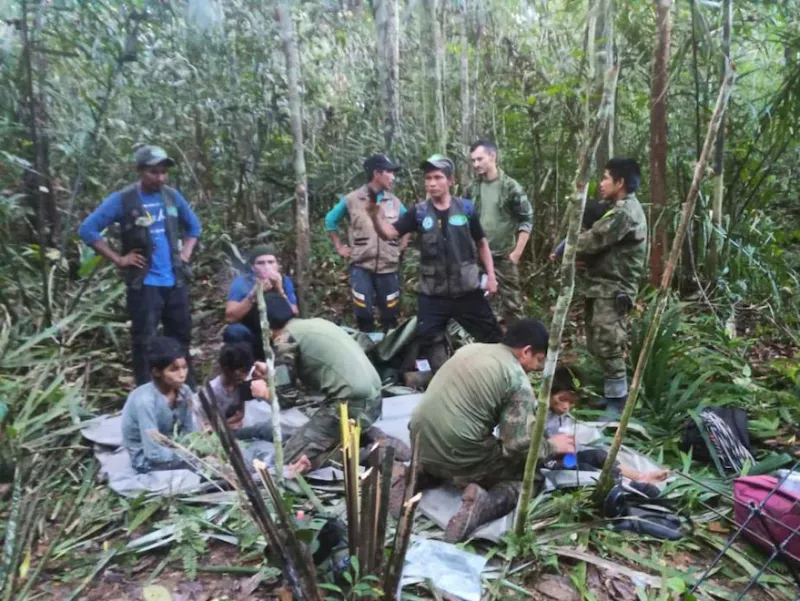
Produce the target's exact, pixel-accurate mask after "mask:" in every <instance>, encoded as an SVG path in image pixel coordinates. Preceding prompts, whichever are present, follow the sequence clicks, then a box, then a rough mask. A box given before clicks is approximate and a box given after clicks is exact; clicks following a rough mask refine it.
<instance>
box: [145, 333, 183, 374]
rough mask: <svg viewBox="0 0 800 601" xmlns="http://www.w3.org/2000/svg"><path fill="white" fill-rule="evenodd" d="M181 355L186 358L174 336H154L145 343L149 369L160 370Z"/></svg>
mask: <svg viewBox="0 0 800 601" xmlns="http://www.w3.org/2000/svg"><path fill="white" fill-rule="evenodd" d="M181 357H183V358H186V352H185V351H184V349H183V347H182V346H181V345H180V343H179V342H178V341H177V340H175V339H174V338H169V337H168V336H155V337H153V338H152V339H151V340H150V343H149V344H148V345H147V362H148V364H149V365H150V369H157V370H159V371H162V370H164V369H166V368H167V367H169V366H170V365H171V364H172V362H173V361H175V360H176V359H180V358H181Z"/></svg>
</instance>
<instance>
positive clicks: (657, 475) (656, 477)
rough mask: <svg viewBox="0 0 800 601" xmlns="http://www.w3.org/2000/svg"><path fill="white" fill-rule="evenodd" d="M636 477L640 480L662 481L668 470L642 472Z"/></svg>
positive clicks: (667, 474) (665, 477)
mask: <svg viewBox="0 0 800 601" xmlns="http://www.w3.org/2000/svg"><path fill="white" fill-rule="evenodd" d="M640 476H641V477H640V478H637V480H639V481H640V482H650V483H652V482H663V481H664V480H666V479H667V476H669V470H660V471H658V472H644V473H642V474H640Z"/></svg>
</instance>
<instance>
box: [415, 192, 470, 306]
mask: <svg viewBox="0 0 800 601" xmlns="http://www.w3.org/2000/svg"><path fill="white" fill-rule="evenodd" d="M474 212H475V207H474V205H473V204H472V203H471V202H470V201H468V200H463V199H461V198H452V199H451V201H450V208H449V209H448V211H447V218H446V219H443V220H442V221H443V223H441V222H440V220H439V217H438V215H437V213H436V208H435V207H434V206H433V201H431V200H426V201H425V202H421V203H419V204H417V206H416V214H417V231H419V232H420V266H419V270H420V276H419V291H420V293H421V294H428V295H431V296H449V297H457V296H462V295H464V294H466V293H467V292H471V291H473V290H477V289H478V288H480V274H479V271H478V250H477V247H476V246H475V241H474V240H473V239H472V235H471V234H470V229H469V219H470V217H471V216H472V215H473V214H474Z"/></svg>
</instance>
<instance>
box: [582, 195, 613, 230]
mask: <svg viewBox="0 0 800 601" xmlns="http://www.w3.org/2000/svg"><path fill="white" fill-rule="evenodd" d="M606 211H608V204H604V203H602V202H594V201H591V202H587V203H586V208H585V209H584V210H583V219H582V220H581V228H583V229H585V230H590V229H592V226H593V225H594V223H595V221H599V220H600V218H601V217H602V216H603V215H605V214H606Z"/></svg>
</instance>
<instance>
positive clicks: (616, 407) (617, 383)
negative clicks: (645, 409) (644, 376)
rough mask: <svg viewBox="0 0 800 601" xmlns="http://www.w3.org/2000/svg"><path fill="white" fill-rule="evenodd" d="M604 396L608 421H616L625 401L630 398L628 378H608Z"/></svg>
mask: <svg viewBox="0 0 800 601" xmlns="http://www.w3.org/2000/svg"><path fill="white" fill-rule="evenodd" d="M603 396H604V397H605V398H604V400H605V402H606V413H605V417H606V418H607V421H614V420H615V419H616V418H617V417H619V416H620V414H621V413H622V408H623V407H624V406H625V401H626V400H627V398H628V378H627V377H626V376H622V377H620V378H606V380H605V382H604V384H603Z"/></svg>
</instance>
